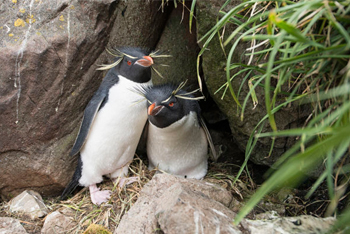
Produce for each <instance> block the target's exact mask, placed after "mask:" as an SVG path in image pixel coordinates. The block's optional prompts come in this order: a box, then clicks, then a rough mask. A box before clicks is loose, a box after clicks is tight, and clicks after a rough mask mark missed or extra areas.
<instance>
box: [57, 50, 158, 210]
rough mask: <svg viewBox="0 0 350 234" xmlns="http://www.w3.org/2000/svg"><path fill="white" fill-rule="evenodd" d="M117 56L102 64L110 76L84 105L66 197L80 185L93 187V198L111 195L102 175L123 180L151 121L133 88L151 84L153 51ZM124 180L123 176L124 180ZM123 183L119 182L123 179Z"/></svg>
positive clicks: (123, 52) (98, 199) (100, 199)
mask: <svg viewBox="0 0 350 234" xmlns="http://www.w3.org/2000/svg"><path fill="white" fill-rule="evenodd" d="M114 55H115V56H116V62H114V63H113V64H110V65H104V67H103V68H102V69H99V70H105V69H109V71H108V73H107V74H106V76H105V77H104V78H103V81H102V83H101V85H100V87H99V88H98V90H97V91H96V93H95V94H94V95H93V97H92V98H91V100H90V102H89V103H88V105H87V106H86V108H85V111H84V116H83V120H82V123H81V127H80V130H79V133H78V136H77V138H76V140H75V143H74V145H73V148H72V150H71V152H70V155H71V156H75V155H77V156H78V165H77V168H76V170H75V173H74V175H73V178H72V180H71V182H70V183H69V184H68V185H67V187H66V188H65V190H64V191H63V193H62V195H61V199H62V200H63V199H65V198H66V197H67V196H68V195H69V194H71V193H72V192H73V191H74V190H75V188H76V187H77V186H78V185H79V186H84V187H89V190H90V197H91V201H92V203H94V204H96V205H100V204H101V203H103V202H106V201H108V199H109V198H110V195H111V191H109V190H103V191H100V189H99V188H98V187H97V185H96V184H98V183H100V182H102V180H103V177H102V176H104V175H107V176H109V177H110V178H112V179H114V180H116V179H117V178H119V177H120V178H121V179H120V181H119V182H120V183H124V181H125V179H124V177H125V176H126V175H127V174H128V167H129V164H130V163H131V161H132V160H133V157H134V153H135V150H136V147H137V144H138V142H139V139H140V137H141V133H142V130H143V128H144V125H145V123H146V121H147V109H146V103H145V101H143V102H140V101H139V94H137V93H135V92H134V89H135V88H139V87H141V86H142V87H148V86H149V85H151V84H152V80H151V68H152V65H153V59H152V57H151V56H152V54H150V53H149V51H146V50H143V49H140V48H124V49H120V50H117V54H114ZM121 181H123V182H121ZM119 185H120V184H119Z"/></svg>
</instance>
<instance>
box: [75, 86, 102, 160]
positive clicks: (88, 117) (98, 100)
mask: <svg viewBox="0 0 350 234" xmlns="http://www.w3.org/2000/svg"><path fill="white" fill-rule="evenodd" d="M105 97H106V96H105V94H104V93H103V92H96V93H95V95H94V96H93V97H92V99H91V100H90V102H89V104H88V105H87V107H86V108H85V111H84V117H83V121H82V123H81V126H80V130H79V134H78V136H77V138H76V139H75V143H74V145H73V148H72V151H71V152H70V155H71V156H74V155H76V154H77V153H79V151H80V149H81V147H82V146H83V145H84V143H85V140H86V136H87V135H88V133H89V130H90V127H91V124H92V122H93V120H94V119H95V117H96V114H97V112H98V110H99V108H100V106H101V104H102V102H103V100H104V99H105Z"/></svg>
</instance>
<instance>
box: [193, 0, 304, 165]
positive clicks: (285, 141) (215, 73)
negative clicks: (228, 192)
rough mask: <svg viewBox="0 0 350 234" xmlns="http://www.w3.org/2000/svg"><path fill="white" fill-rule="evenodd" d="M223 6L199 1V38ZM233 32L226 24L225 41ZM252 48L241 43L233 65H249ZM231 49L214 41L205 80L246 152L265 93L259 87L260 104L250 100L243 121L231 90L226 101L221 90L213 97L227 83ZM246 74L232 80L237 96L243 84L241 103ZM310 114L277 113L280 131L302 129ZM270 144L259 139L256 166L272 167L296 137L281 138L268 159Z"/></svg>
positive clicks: (290, 109)
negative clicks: (227, 57)
mask: <svg viewBox="0 0 350 234" xmlns="http://www.w3.org/2000/svg"><path fill="white" fill-rule="evenodd" d="M240 3H241V1H231V2H230V4H229V5H228V6H227V8H226V10H227V9H232V7H234V6H235V5H237V4H240ZM222 4H223V3H222V2H221V1H214V0H203V1H197V5H196V6H197V7H196V9H197V10H196V13H197V15H196V17H197V36H198V39H200V38H202V36H204V35H205V34H206V33H207V32H208V31H209V30H210V29H211V28H212V27H213V26H214V25H215V24H216V22H217V19H218V16H219V10H220V8H221V6H222ZM233 29H234V28H233V27H232V25H227V26H226V27H225V34H224V39H225V38H227V36H228V35H230V33H231V32H232V31H233ZM233 41H234V40H233ZM204 42H205V40H204V41H203V42H201V43H200V46H201V47H202V46H203V43H204ZM249 47H250V44H248V43H244V42H240V43H239V45H238V47H237V48H236V50H235V52H234V54H233V57H232V63H235V62H241V63H244V64H247V63H248V57H247V56H245V55H244V54H245V53H246V51H245V50H246V48H249ZM230 48H231V45H228V46H226V48H225V52H224V51H223V50H222V48H221V45H220V42H219V38H218V36H215V37H214V38H213V40H212V41H211V42H210V43H209V46H208V49H207V51H205V52H204V54H203V56H202V69H203V78H204V80H205V83H206V85H207V87H208V91H209V93H210V95H211V96H212V98H213V99H214V101H215V102H216V104H217V105H218V107H219V108H220V110H221V111H222V112H223V113H224V114H225V115H226V116H227V118H228V120H229V123H230V128H231V131H232V135H233V138H234V139H235V142H237V144H238V146H239V147H240V149H241V150H242V151H244V150H245V147H246V144H247V141H248V139H249V136H250V134H252V132H253V130H254V128H255V126H256V125H257V124H258V122H259V121H260V120H261V119H262V118H263V117H264V116H265V115H266V109H265V99H264V90H263V88H259V87H258V88H257V89H256V95H257V98H258V100H259V104H258V105H257V106H256V107H254V106H253V103H252V101H251V100H249V101H248V105H247V107H246V109H245V113H244V120H243V121H241V119H240V113H239V111H238V112H237V110H238V109H237V105H236V103H235V101H234V100H233V98H232V96H231V95H230V93H229V91H227V94H226V95H225V97H224V98H223V99H221V96H222V91H220V92H218V93H217V94H214V93H215V92H216V91H217V90H218V89H219V88H220V87H221V86H222V85H223V84H224V83H225V82H226V81H227V79H226V71H225V67H226V56H227V54H228V52H229V50H230ZM225 53H226V54H225ZM235 72H237V71H235ZM233 74H234V73H233V72H232V75H233ZM244 75H245V74H244ZM244 75H239V76H237V77H236V78H235V79H234V80H233V81H232V86H233V89H234V90H235V92H236V94H237V92H238V90H239V88H240V85H241V83H242V82H244V84H243V86H242V90H241V92H240V95H239V98H238V99H239V101H240V103H243V101H244V98H245V97H246V95H247V93H248V92H249V87H248V80H246V81H243V78H244ZM307 114H308V111H304V110H303V108H301V107H299V106H298V105H292V106H291V107H286V108H283V109H281V110H280V111H279V112H277V113H276V114H275V119H276V123H277V126H278V129H279V130H283V129H289V128H292V127H296V126H300V124H303V123H304V117H305V116H307ZM268 131H271V128H270V127H269V124H268V123H266V125H265V127H264V128H263V132H268ZM271 142H272V141H271V139H270V138H260V139H259V140H258V142H257V144H256V147H255V150H254V152H253V153H252V156H251V158H250V159H251V160H252V161H253V162H255V163H257V164H265V165H272V164H273V163H274V162H275V161H276V160H277V159H278V158H279V156H280V155H281V154H283V153H284V152H285V151H286V150H287V149H288V148H289V147H290V146H292V144H293V143H294V142H295V138H292V137H290V138H278V139H277V140H276V142H275V145H274V150H273V152H272V155H271V156H270V157H267V156H268V155H269V151H270V147H271Z"/></svg>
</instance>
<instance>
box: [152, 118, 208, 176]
mask: <svg viewBox="0 0 350 234" xmlns="http://www.w3.org/2000/svg"><path fill="white" fill-rule="evenodd" d="M148 131H149V132H148V139H147V155H148V159H149V161H150V166H149V167H150V169H153V168H154V167H158V169H160V170H163V171H166V172H168V173H170V174H174V175H179V176H184V177H186V178H196V179H201V178H203V177H204V176H205V174H206V173H207V168H208V162H207V155H208V142H207V139H206V136H205V133H204V131H203V129H202V128H201V127H200V126H199V125H198V120H197V114H196V113H194V112H190V114H189V115H188V116H186V117H185V118H183V119H182V120H180V121H178V122H176V123H174V124H172V125H170V126H169V127H167V128H163V129H162V128H157V127H156V126H154V125H153V124H152V123H150V125H149V129H148Z"/></svg>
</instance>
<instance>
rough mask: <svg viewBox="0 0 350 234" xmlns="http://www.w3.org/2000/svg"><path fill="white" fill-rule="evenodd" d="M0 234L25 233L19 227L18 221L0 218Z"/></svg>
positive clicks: (21, 227)
mask: <svg viewBox="0 0 350 234" xmlns="http://www.w3.org/2000/svg"><path fill="white" fill-rule="evenodd" d="M0 233H1V234H14V233H16V234H26V233H27V231H26V230H25V229H24V227H23V226H22V225H21V223H20V221H19V220H17V219H13V218H8V217H0Z"/></svg>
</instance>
